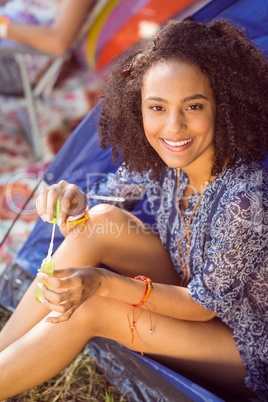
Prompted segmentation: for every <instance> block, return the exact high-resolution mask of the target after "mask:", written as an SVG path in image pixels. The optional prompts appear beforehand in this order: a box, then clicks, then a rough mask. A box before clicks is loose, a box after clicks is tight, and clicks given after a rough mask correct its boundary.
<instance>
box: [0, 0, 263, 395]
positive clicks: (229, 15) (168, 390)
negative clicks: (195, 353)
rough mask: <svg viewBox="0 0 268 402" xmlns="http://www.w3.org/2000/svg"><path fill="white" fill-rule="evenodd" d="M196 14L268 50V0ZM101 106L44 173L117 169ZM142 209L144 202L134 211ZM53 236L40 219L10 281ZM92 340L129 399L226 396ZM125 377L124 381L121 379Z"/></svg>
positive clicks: (234, 1) (26, 273)
mask: <svg viewBox="0 0 268 402" xmlns="http://www.w3.org/2000/svg"><path fill="white" fill-rule="evenodd" d="M192 16H193V18H195V19H196V20H198V21H210V20H212V19H215V18H218V17H222V18H224V19H229V20H231V21H232V22H233V23H234V24H236V25H238V26H241V27H244V28H246V29H247V30H248V33H249V35H250V36H251V37H252V38H253V39H254V41H255V42H256V43H257V44H258V45H259V46H260V47H261V48H262V49H263V50H264V52H265V53H266V54H267V55H268V1H267V0H255V1H252V0H211V1H208V2H207V3H206V4H205V5H204V6H203V7H202V8H201V9H199V10H198V11H196V12H195V13H194V14H193V15H192ZM100 108H101V105H99V106H98V107H97V108H96V109H95V110H94V111H93V112H91V113H89V115H88V116H87V117H86V118H85V119H84V120H83V122H82V123H81V124H80V125H79V127H78V128H77V129H76V130H75V131H74V133H73V134H72V135H71V137H70V138H69V139H68V141H67V142H66V143H65V145H64V146H63V147H62V149H61V150H60V152H59V153H58V155H57V156H56V158H55V159H54V161H53V162H52V163H51V165H50V166H49V168H48V169H47V171H46V172H45V174H44V180H45V181H46V183H48V184H52V183H55V182H58V181H59V180H62V179H65V180H67V181H71V182H72V183H75V184H77V185H78V186H80V187H81V188H82V189H83V190H84V191H86V190H88V188H89V187H90V186H92V185H93V184H94V183H96V182H98V181H99V180H101V179H102V178H103V177H104V175H106V174H107V173H108V172H114V171H115V170H117V166H115V165H114V164H113V163H112V155H111V149H109V148H108V149H106V150H105V151H102V150H101V149H100V148H99V140H98V134H97V126H98V118H99V113H100ZM267 162H268V161H267V160H266V162H265V164H266V165H267V167H268V163H267ZM89 172H90V182H89V183H88V173H89ZM138 210H139V205H137V206H136V207H135V209H134V211H133V212H134V213H135V211H138ZM139 216H140V215H139ZM142 219H144V220H145V221H148V220H149V221H150V220H151V219H152V218H151V217H150V216H146V215H145V214H144V215H143V216H142ZM50 236H51V226H50V225H49V224H46V223H44V222H43V221H42V220H41V219H39V220H38V222H37V224H36V226H35V228H34V230H33V232H32V233H31V235H30V236H29V238H28V240H27V241H26V243H25V244H24V246H23V247H22V249H21V250H20V251H19V252H18V254H17V255H16V257H15V258H14V261H13V265H12V266H13V267H14V269H13V271H12V272H11V275H10V282H12V283H14V282H15V281H14V282H13V278H15V277H18V276H19V277H20V278H22V279H21V284H18V281H17V285H16V286H18V287H20V290H21V288H22V287H27V286H28V284H29V283H30V281H31V280H32V277H33V276H35V275H36V271H37V269H38V268H39V267H40V264H41V261H42V259H43V258H44V257H45V256H46V254H47V249H48V244H49V241H50ZM61 241H62V236H61V234H60V232H59V231H57V232H56V238H55V248H56V247H57V246H58V245H59V244H60V242H61ZM12 275H13V276H12ZM12 289H13V290H12ZM0 290H1V280H0ZM23 290H24V289H23ZM15 293H16V294H17V293H19V292H17V289H16V290H14V287H13V288H11V287H10V285H9V284H8V283H7V282H6V283H5V284H4V286H3V284H2V294H1V297H0V304H2V305H3V306H4V307H7V308H9V309H10V310H12V309H13V308H14V307H15V306H16V304H17V302H18V300H17V299H16V297H15V296H14V297H13V298H12V296H11V294H13V295H14V294H15ZM90 346H91V353H93V354H94V355H97V356H98V361H99V364H100V365H102V366H105V367H108V371H107V377H108V379H109V381H110V382H111V383H113V384H114V385H115V386H116V387H117V388H118V389H119V390H120V391H121V392H122V393H125V394H126V396H127V398H128V399H129V400H145V401H152V400H163V401H164V400H168V401H177V400H180V401H189V400H194V401H220V400H222V399H220V398H219V397H217V396H216V395H213V394H212V393H210V392H209V391H207V390H205V389H204V388H202V387H200V386H198V385H196V384H195V383H193V382H192V381H190V380H188V379H186V378H184V377H182V376H180V375H179V374H177V373H175V372H173V371H171V370H169V369H167V368H166V367H164V366H162V365H160V364H159V363H156V362H154V361H153V360H151V359H148V358H147V357H144V356H140V355H139V354H137V353H134V352H130V351H128V350H126V349H125V348H123V347H121V345H118V344H116V343H115V342H112V341H109V340H104V339H94V340H93V341H92V342H91V343H90ZM108 351H109V358H108V357H107V356H108V355H107V353H108ZM124 378H125V381H123V380H122V379H124Z"/></svg>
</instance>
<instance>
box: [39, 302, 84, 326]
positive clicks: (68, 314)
mask: <svg viewBox="0 0 268 402" xmlns="http://www.w3.org/2000/svg"><path fill="white" fill-rule="evenodd" d="M77 307H78V306H77ZM77 307H73V308H72V309H71V310H69V311H66V312H65V313H64V314H60V315H57V316H55V315H53V316H52V315H49V316H48V317H47V318H46V319H45V321H46V322H49V323H52V324H58V323H60V322H64V321H68V320H69V319H70V318H71V316H72V315H73V313H74V311H75V310H76V308H77Z"/></svg>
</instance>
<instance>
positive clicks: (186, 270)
mask: <svg viewBox="0 0 268 402" xmlns="http://www.w3.org/2000/svg"><path fill="white" fill-rule="evenodd" d="M179 182H180V170H179V175H178V183H179ZM209 183H210V181H209V180H207V181H206V182H205V185H204V188H203V191H202V192H201V194H200V197H199V198H198V200H197V202H196V204H195V206H194V208H193V210H192V212H191V215H190V217H189V219H188V221H187V222H185V220H184V217H183V215H182V214H181V212H180V210H179V208H178V194H177V198H176V210H177V213H178V215H179V217H180V219H181V222H182V224H183V226H184V232H183V235H182V237H181V238H180V239H179V240H178V250H177V259H178V262H179V264H180V267H181V269H182V272H183V277H182V282H181V286H186V285H187V284H188V282H189V279H190V276H191V268H190V248H191V235H190V234H191V230H190V224H191V221H192V218H193V216H194V214H195V211H196V210H197V207H198V205H199V203H200V201H201V199H202V196H203V194H204V192H205V190H206V188H207V186H208V184H209ZM185 237H187V253H186V261H185V256H184V253H183V250H182V247H181V245H182V243H183V240H184V239H185Z"/></svg>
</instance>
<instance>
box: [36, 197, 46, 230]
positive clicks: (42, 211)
mask: <svg viewBox="0 0 268 402" xmlns="http://www.w3.org/2000/svg"><path fill="white" fill-rule="evenodd" d="M46 206H47V189H42V190H41V191H40V194H39V197H38V198H37V199H36V212H37V213H38V215H39V216H40V217H41V219H43V221H44V222H46V220H47V215H46V212H47V211H46Z"/></svg>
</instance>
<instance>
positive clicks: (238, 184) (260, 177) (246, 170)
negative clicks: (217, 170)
mask: <svg viewBox="0 0 268 402" xmlns="http://www.w3.org/2000/svg"><path fill="white" fill-rule="evenodd" d="M218 179H219V181H220V182H221V183H222V184H224V185H225V186H226V187H227V188H228V190H232V191H233V192H237V191H239V192H243V191H246V192H248V191H261V192H263V193H266V194H267V193H268V169H267V168H266V167H265V166H264V165H263V164H262V163H261V162H257V161H249V160H246V159H242V158H240V159H238V160H237V161H236V162H235V165H234V167H232V168H226V169H225V170H224V171H223V172H222V174H221V175H219V177H218Z"/></svg>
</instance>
